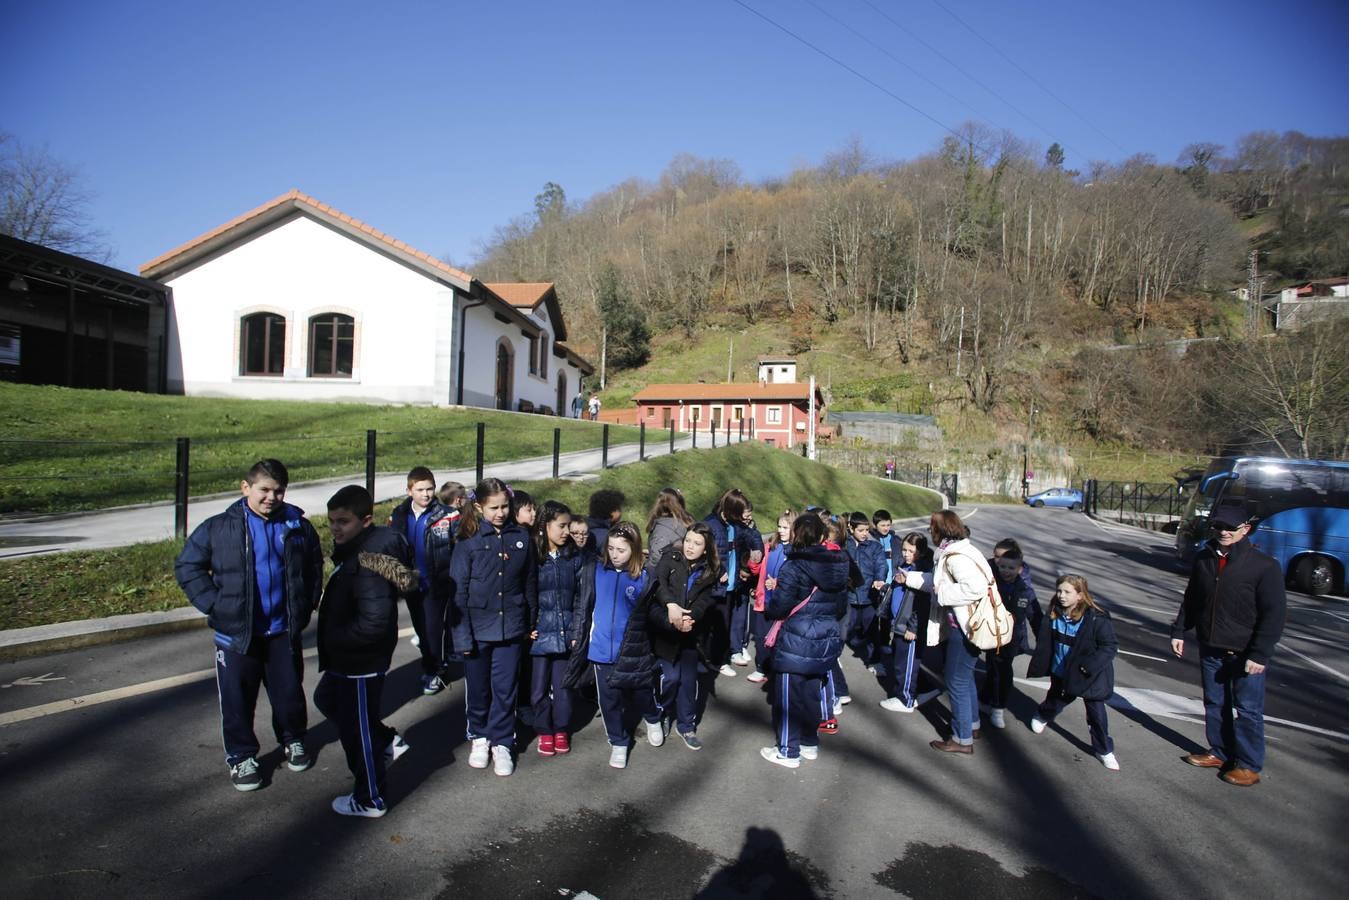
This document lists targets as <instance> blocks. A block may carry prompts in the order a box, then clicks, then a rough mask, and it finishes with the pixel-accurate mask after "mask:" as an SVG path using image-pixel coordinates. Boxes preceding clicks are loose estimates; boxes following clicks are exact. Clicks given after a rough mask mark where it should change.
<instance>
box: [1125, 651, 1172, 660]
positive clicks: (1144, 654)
mask: <svg viewBox="0 0 1349 900" xmlns="http://www.w3.org/2000/svg"><path fill="white" fill-rule="evenodd" d="M1119 652H1120V653H1122V654H1124V655H1125V656H1137V657H1140V658H1142V659H1155V660H1156V661H1157V662H1166V661H1167V660H1166V657H1164V656H1149V655H1148V654H1146V653H1135V652H1134V651H1132V650H1121V651H1119Z"/></svg>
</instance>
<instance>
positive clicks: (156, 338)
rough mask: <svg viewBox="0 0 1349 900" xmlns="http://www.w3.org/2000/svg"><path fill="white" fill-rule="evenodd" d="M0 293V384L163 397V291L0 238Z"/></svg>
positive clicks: (124, 274) (62, 255)
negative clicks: (75, 388)
mask: <svg viewBox="0 0 1349 900" xmlns="http://www.w3.org/2000/svg"><path fill="white" fill-rule="evenodd" d="M0 289H3V293H0V380H4V381H15V382H20V383H24V384H59V385H64V386H66V387H77V388H109V389H117V390H124V391H149V392H151V393H162V392H163V391H164V388H165V378H166V373H165V354H164V334H165V329H166V328H167V327H168V304H169V290H168V288H166V287H165V286H164V285H162V284H159V283H157V282H155V281H151V280H149V279H147V278H141V277H139V276H137V275H133V274H131V273H130V272H123V271H121V270H119V269H114V268H112V267H111V266H105V265H103V264H102V263H97V262H93V261H92V260H88V259H84V258H82V257H79V256H72V255H71V254H69V253H62V252H60V251H59V250H52V249H49V248H47V247H42V246H39V245H38V244H31V243H29V242H27V241H21V240H19V239H18V238H14V237H9V236H8V235H0Z"/></svg>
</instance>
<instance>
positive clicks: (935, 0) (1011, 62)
mask: <svg viewBox="0 0 1349 900" xmlns="http://www.w3.org/2000/svg"><path fill="white" fill-rule="evenodd" d="M932 2H933V4H935V5H936V6H937V8H939V9H940V10H941V11H942V12H944V13H946V14H947V15H948V16H950V17H951V18H953V19H955V20H956V21H957V22H959V23H960V25H961V26H962V27H963V28H964V29H965V30H966V31H968V32H969V33H970V34H972V35H974V36H975V37H977V38H978V39H979V40H981V41H983V42H984V43H985V44H987V45H988V47H989V48H990V49H991V50H992V51H993V52H994V53H996V54H998V55H999V56H1001V57H1002V58H1003V59H1004V60H1006V61H1007V63H1008V64H1009V65H1010V66H1011V67H1012V68H1014V69H1016V70H1017V71H1018V72H1020V73H1021V74H1022V75H1024V76H1026V78H1027V79H1028V80H1029V81H1030V83H1031V84H1033V85H1035V86H1036V87H1038V88H1039V89H1040V90H1042V91H1044V92H1045V93H1046V94H1048V95H1049V96H1050V97H1053V98H1054V99H1055V100H1057V101H1058V102H1059V105H1060V106H1062V107H1063V108H1064V109H1066V110H1068V112H1070V113H1072V114H1073V115H1075V116H1077V117H1078V118H1079V119H1081V120H1082V121H1083V122H1085V123H1086V124H1087V126H1088V127H1090V128H1091V130H1092V131H1094V132H1096V133H1097V134H1099V135H1100V136H1101V137H1103V138H1105V140H1106V142H1107V143H1109V144H1110V145H1111V146H1112V147H1114V148H1115V149H1116V150H1118V151H1119V152H1120V153H1126V152H1127V151H1126V150H1124V148H1123V147H1121V146H1120V145H1119V144H1117V143H1116V142H1115V139H1114V138H1112V137H1111V136H1110V135H1108V134H1106V133H1105V132H1104V131H1102V130H1101V129H1099V128H1097V127H1096V123H1094V122H1092V121H1091V120H1090V119H1088V118H1087V117H1086V116H1084V115H1083V114H1082V113H1080V112H1078V111H1077V110H1076V109H1074V108H1073V107H1071V106H1069V105H1068V101H1066V100H1064V99H1063V98H1062V97H1060V96H1059V95H1058V94H1056V93H1054V92H1053V91H1051V90H1050V89H1049V88H1047V87H1045V86H1044V85H1043V84H1041V83H1040V81H1039V79H1037V78H1036V77H1035V76H1034V75H1032V74H1031V73H1029V72H1027V71H1026V70H1025V69H1023V68H1022V67H1021V65H1020V64H1019V63H1018V62H1017V61H1016V60H1014V59H1012V58H1011V57H1010V56H1008V55H1007V54H1006V53H1003V52H1002V50H1000V49H998V47H997V46H996V45H995V44H994V43H993V42H992V41H990V40H989V39H988V38H986V37H984V36H983V35H982V34H980V33H979V32H977V31H975V30H974V26H972V25H970V24H969V23H968V22H966V21H965V20H964V19H962V18H960V16H958V15H956V14H955V13H953V12H951V10H949V9H947V8H946V6H944V5H943V4H942V2H941V0H932Z"/></svg>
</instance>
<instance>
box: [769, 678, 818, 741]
mask: <svg viewBox="0 0 1349 900" xmlns="http://www.w3.org/2000/svg"><path fill="white" fill-rule="evenodd" d="M768 683H769V693H770V694H771V697H770V700H771V701H772V704H773V735H774V743H776V744H777V746H778V753H780V754H782V755H783V756H787V757H791V758H793V759H795V758H796V757H799V756H800V755H801V745H802V744H803V743H804V744H806V745H808V746H818V745H819V741H820V738H819V736H818V734H817V733H816V731H817V729H818V728H819V726H820V708H821V707H820V697H821V695H822V693H823V684H822V679H821V677H820V676H819V675H798V674H796V673H794V672H780V673H778V674H776V675H774V676H773V677H772V678H771V679H770V680H769V682H768Z"/></svg>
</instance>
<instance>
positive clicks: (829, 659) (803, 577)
mask: <svg viewBox="0 0 1349 900" xmlns="http://www.w3.org/2000/svg"><path fill="white" fill-rule="evenodd" d="M849 565H850V561H849V559H848V554H847V553H846V552H844V551H842V550H837V549H830V548H828V547H826V546H824V545H817V546H814V547H803V548H801V549H799V550H798V549H792V550H789V551H788V552H787V561H786V562H785V563H783V564H782V568H781V569H780V570H779V571H778V586H777V589H776V590H774V591H773V593H772V596H771V597H769V598H768V599H767V601H766V602H765V604H764V616H765V617H766V618H768V619H769V621H772V620H775V619H786V621H785V622H783V624H782V629H781V630H780V631H779V632H778V637H777V643H776V645H775V646H774V647H773V657H772V666H773V671H775V672H790V673H794V674H798V675H823V674H824V673H825V672H828V671H829V669H830V668H831V667H832V666H833V664H834V661H835V660H836V659H838V657H839V655H840V654H841V653H842V652H843V630H842V626H841V625H840V624H839V619H841V618H842V617H843V616H844V615H846V614H847V611H848V570H849ZM812 590H814V591H815V593H814V595H812V594H811V591H812ZM807 597H810V600H809V602H807V603H806V605H805V606H803V607H802V608H801V609H800V611H798V612H797V613H796V614H795V615H793V614H792V610H793V609H794V608H795V607H796V605H797V604H798V603H800V602H801V601H802V600H804V599H806V598H807Z"/></svg>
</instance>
